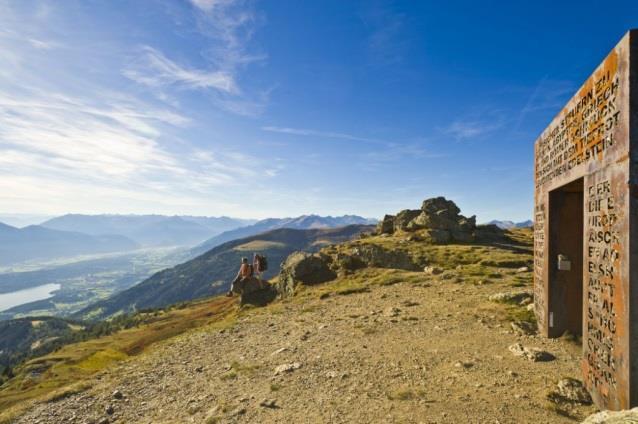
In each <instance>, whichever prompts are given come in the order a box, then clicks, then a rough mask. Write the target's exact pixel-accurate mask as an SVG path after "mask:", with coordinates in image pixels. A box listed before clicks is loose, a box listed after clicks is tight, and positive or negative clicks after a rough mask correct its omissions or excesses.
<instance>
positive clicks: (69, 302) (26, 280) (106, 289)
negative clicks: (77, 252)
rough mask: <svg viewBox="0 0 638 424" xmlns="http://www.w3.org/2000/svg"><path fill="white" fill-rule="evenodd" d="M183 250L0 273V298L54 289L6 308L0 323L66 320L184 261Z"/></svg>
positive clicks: (144, 251)
mask: <svg viewBox="0 0 638 424" xmlns="http://www.w3.org/2000/svg"><path fill="white" fill-rule="evenodd" d="M185 254H186V250H185V249H181V248H154V249H142V250H138V251H134V252H130V253H120V254H109V255H102V256H97V257H96V256H93V257H92V258H91V259H86V258H77V259H75V260H74V259H66V260H62V261H58V262H57V263H56V262H46V263H44V264H40V265H39V264H37V263H31V264H29V265H28V266H24V265H23V266H21V267H14V268H13V270H12V271H11V272H3V273H0V302H1V301H2V300H1V299H2V296H3V295H9V294H11V293H16V292H20V291H22V290H25V289H37V288H38V287H42V286H44V285H51V284H55V285H56V286H57V287H56V288H55V290H54V291H53V292H52V296H50V297H46V298H44V299H41V300H36V301H32V302H26V303H21V304H19V305H15V306H13V307H10V308H4V307H3V305H2V303H0V320H6V319H12V318H19V317H24V316H69V315H72V314H74V313H75V312H77V311H79V310H81V309H82V308H85V307H87V306H88V305H90V304H92V303H94V302H97V301H99V300H102V299H106V298H108V297H109V296H111V295H113V294H115V293H117V292H120V291H122V290H125V289H127V288H129V287H131V286H133V285H135V284H136V283H138V282H140V281H142V280H144V279H145V278H147V277H149V276H150V275H152V274H153V273H155V272H157V271H160V270H162V269H164V268H167V267H170V266H172V265H174V264H176V263H179V262H181V261H183V260H184V258H185Z"/></svg>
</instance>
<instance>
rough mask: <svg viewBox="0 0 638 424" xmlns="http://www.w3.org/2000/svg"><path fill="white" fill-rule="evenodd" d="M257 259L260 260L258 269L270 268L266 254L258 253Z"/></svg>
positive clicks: (262, 270) (261, 270) (260, 270)
mask: <svg viewBox="0 0 638 424" xmlns="http://www.w3.org/2000/svg"><path fill="white" fill-rule="evenodd" d="M257 261H258V262H259V269H258V270H257V271H259V272H264V271H266V270H268V259H266V257H265V256H262V255H257Z"/></svg>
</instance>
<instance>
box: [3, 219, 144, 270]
mask: <svg viewBox="0 0 638 424" xmlns="http://www.w3.org/2000/svg"><path fill="white" fill-rule="evenodd" d="M138 247H139V246H138V244H137V243H135V242H134V241H132V240H131V239H129V238H127V237H124V236H121V235H112V234H111V235H88V234H82V233H78V232H72V231H59V230H54V229H50V228H45V227H42V226H39V225H30V226H28V227H24V228H15V227H11V226H9V225H6V224H2V223H0V265H9V264H13V263H18V262H23V261H29V260H47V259H55V258H63V257H69V256H75V255H88V254H96V253H109V252H118V251H127V250H133V249H136V248H138Z"/></svg>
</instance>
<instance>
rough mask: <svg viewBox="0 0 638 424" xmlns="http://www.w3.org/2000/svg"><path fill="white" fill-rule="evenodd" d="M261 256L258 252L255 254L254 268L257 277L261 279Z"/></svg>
mask: <svg viewBox="0 0 638 424" xmlns="http://www.w3.org/2000/svg"><path fill="white" fill-rule="evenodd" d="M260 261H261V256H260V255H258V254H257V253H254V254H253V270H254V272H255V275H257V278H258V279H260V280H261V263H260Z"/></svg>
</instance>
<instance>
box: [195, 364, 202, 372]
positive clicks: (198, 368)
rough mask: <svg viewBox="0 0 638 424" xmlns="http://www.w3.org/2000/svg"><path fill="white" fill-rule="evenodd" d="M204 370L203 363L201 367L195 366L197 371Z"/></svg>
mask: <svg viewBox="0 0 638 424" xmlns="http://www.w3.org/2000/svg"><path fill="white" fill-rule="evenodd" d="M202 371H204V367H203V366H201V365H200V366H199V367H197V368H195V372H202Z"/></svg>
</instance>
